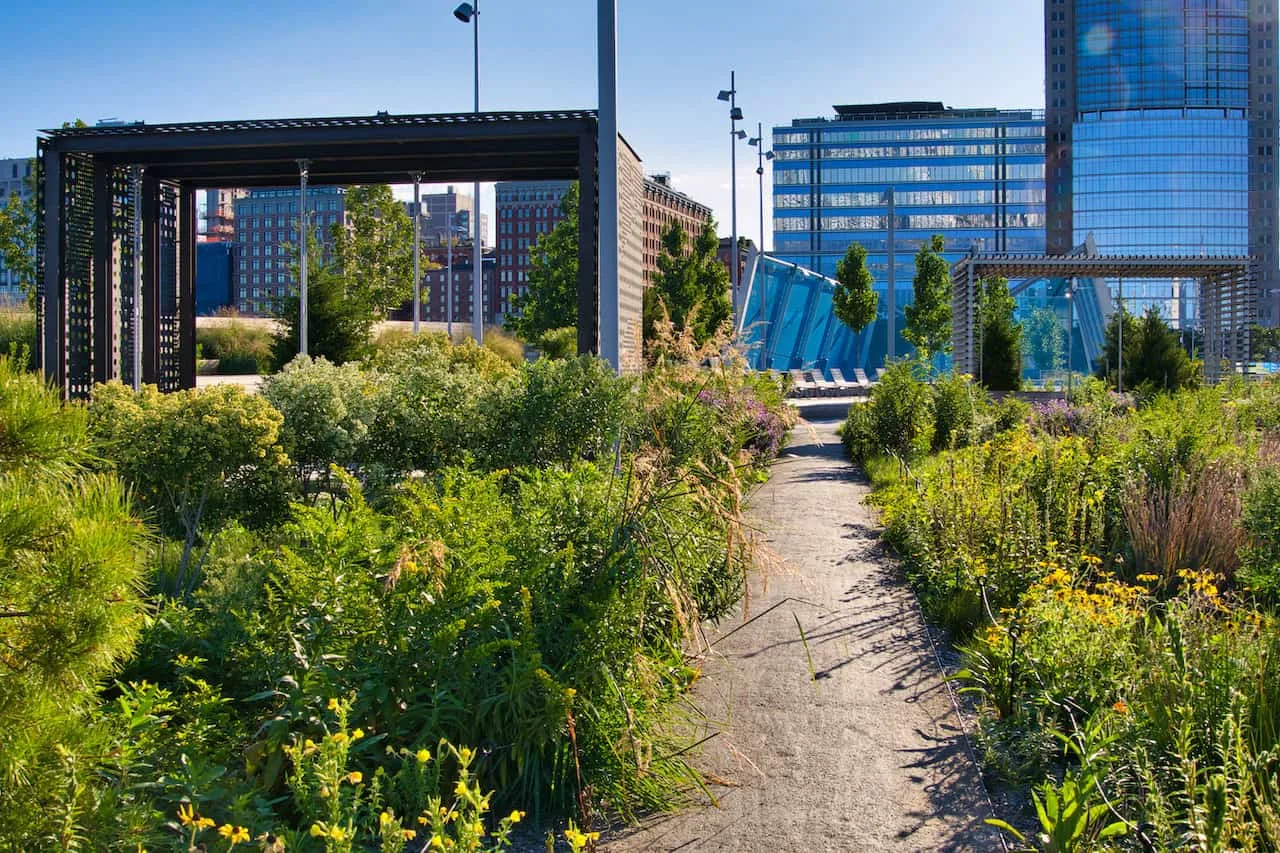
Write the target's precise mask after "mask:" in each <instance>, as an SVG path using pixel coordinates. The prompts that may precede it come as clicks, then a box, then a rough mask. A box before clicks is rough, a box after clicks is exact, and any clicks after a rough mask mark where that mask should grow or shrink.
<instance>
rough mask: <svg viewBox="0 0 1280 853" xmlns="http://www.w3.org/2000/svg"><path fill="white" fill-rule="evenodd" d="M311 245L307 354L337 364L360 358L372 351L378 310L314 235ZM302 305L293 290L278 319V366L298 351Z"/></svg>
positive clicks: (290, 359) (308, 283)
mask: <svg viewBox="0 0 1280 853" xmlns="http://www.w3.org/2000/svg"><path fill="white" fill-rule="evenodd" d="M307 243H308V251H309V252H310V253H311V254H310V256H309V258H308V261H307V264H308V268H307V354H308V355H311V356H314V357H316V358H324V359H326V360H328V361H331V362H333V363H334V364H345V363H347V362H348V361H358V360H360V359H361V358H362V357H364V355H365V354H366V353H367V352H368V351H369V333H370V331H371V330H372V329H373V324H374V321H375V319H376V312H375V311H374V309H373V308H372V306H371V305H370V303H369V302H368V301H367V300H366V297H367V294H362V293H361V292H360V290H359V287H358V285H355V284H353V283H352V280H351V279H350V278H348V277H346V276H344V275H343V274H342V273H341V272H340V271H339V270H338V268H337V267H336V266H335V265H334V264H333V263H325V262H323V255H322V254H321V251H320V245H319V243H317V242H316V240H315V239H314V237H312V238H310V239H309V240H308V241H307ZM296 277H297V273H296V272H295V278H296ZM409 278H410V279H412V278H413V276H412V275H410V276H409ZM301 304H302V303H301V295H300V294H299V293H291V294H289V295H288V296H287V297H285V299H284V301H283V302H282V307H281V309H280V315H279V317H278V318H277V319H278V320H279V321H280V324H281V326H283V331H282V334H281V335H280V336H279V337H278V338H276V341H275V346H274V348H273V351H274V356H275V363H276V365H277V366H279V367H283V366H284V365H286V364H288V363H289V362H290V361H292V360H293V357H294V356H296V355H297V354H298V353H299V350H300V341H301V337H300V335H299V328H298V324H299V322H300V321H301V318H300V315H299V307H300V306H301Z"/></svg>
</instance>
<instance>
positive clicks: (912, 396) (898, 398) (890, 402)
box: [841, 360, 930, 463]
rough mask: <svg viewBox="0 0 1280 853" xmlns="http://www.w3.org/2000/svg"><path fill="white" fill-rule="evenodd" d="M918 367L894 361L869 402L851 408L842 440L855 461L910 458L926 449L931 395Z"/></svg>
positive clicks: (873, 391) (909, 362) (913, 363)
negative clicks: (921, 378) (919, 373)
mask: <svg viewBox="0 0 1280 853" xmlns="http://www.w3.org/2000/svg"><path fill="white" fill-rule="evenodd" d="M917 369H918V365H917V363H916V362H912V361H905V360H904V361H898V362H895V363H894V364H891V365H890V366H889V368H888V369H887V370H886V371H885V372H884V375H882V376H881V377H880V381H879V382H877V383H876V386H875V387H874V388H873V389H872V390H871V396H870V398H869V399H868V400H867V402H866V404H865V405H862V406H852V407H851V408H850V410H849V420H848V421H846V422H845V424H844V427H843V428H842V429H841V440H842V441H843V442H844V445H845V449H846V450H847V451H848V453H849V456H850V457H851V458H852V459H853V460H854V461H855V462H859V463H863V462H865V461H866V459H867V458H869V457H871V456H874V455H878V454H885V455H889V456H897V457H899V458H901V459H906V460H910V459H914V458H915V457H917V456H918V455H919V454H921V453H923V452H924V451H925V449H926V447H927V445H926V444H925V439H926V437H927V436H928V431H929V427H930V424H929V396H930V394H929V387H928V386H927V385H926V384H925V383H924V382H922V381H920V379H919V378H917V376H916V370H917Z"/></svg>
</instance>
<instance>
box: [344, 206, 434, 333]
mask: <svg viewBox="0 0 1280 853" xmlns="http://www.w3.org/2000/svg"><path fill="white" fill-rule="evenodd" d="M346 212H347V215H346V220H347V222H346V225H345V227H344V226H343V225H342V224H340V223H338V224H335V225H334V226H333V231H332V239H333V258H334V264H333V266H334V267H335V268H336V269H337V271H338V273H339V274H340V275H341V276H342V278H343V279H345V282H346V291H347V298H348V299H352V298H354V299H358V300H360V301H362V302H363V303H364V304H365V305H366V306H367V308H368V309H369V310H370V311H371V312H372V313H373V314H374V315H375V316H377V317H382V316H383V315H385V314H386V312H387V311H389V310H391V309H393V308H398V307H399V306H401V305H403V304H404V303H405V302H406V301H408V300H410V299H412V298H413V220H412V219H411V218H410V216H409V214H408V213H406V212H405V209H404V205H403V204H401V203H400V202H399V201H397V200H396V198H395V196H394V195H393V194H392V192H391V187H389V186H387V185H386V184H375V185H372V186H367V187H351V188H350V189H348V190H347V196H346ZM420 260H421V261H423V262H424V263H423V266H422V268H423V269H428V268H434V267H435V266H436V265H435V264H429V263H427V262H426V256H425V254H424V255H423V257H422V258H421V259H420Z"/></svg>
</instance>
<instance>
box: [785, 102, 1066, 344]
mask: <svg viewBox="0 0 1280 853" xmlns="http://www.w3.org/2000/svg"><path fill="white" fill-rule="evenodd" d="M835 110H836V117H835V118H834V119H826V118H807V119H796V120H794V121H792V122H791V124H790V125H789V126H782V127H775V128H774V130H773V150H774V153H775V155H776V159H775V160H774V164H773V193H774V195H773V200H774V219H773V246H774V252H773V254H774V255H775V256H776V257H778V258H779V259H781V260H783V261H786V262H789V263H792V264H796V265H797V266H800V267H805V268H808V269H810V270H813V271H815V272H818V273H821V274H822V275H825V276H834V275H835V273H836V265H837V264H838V263H839V262H840V259H841V258H843V257H844V255H845V252H846V251H847V250H848V248H849V246H850V245H851V244H853V243H859V244H861V245H862V247H863V248H864V249H866V250H867V267H868V269H869V270H870V272H871V274H872V276H873V277H874V279H875V288H876V290H877V292H878V293H879V296H880V301H879V314H880V318H879V319H878V320H877V321H876V323H875V324H874V325H873V326H872V327H871V328H870V329H869V330H868V332H869V334H864V335H862V336H861V339H860V343H861V358H860V360H859V362H858V363H859V364H861V365H862V366H864V367H878V366H880V365H881V364H883V362H884V357H885V354H886V353H887V352H889V351H890V349H889V346H888V338H887V334H886V333H887V331H888V324H887V313H886V312H887V311H888V308H889V304H890V300H889V299H888V293H887V291H888V289H889V250H890V246H891V245H892V247H893V250H894V263H893V268H894V288H893V290H894V298H893V300H892V302H893V305H894V309H895V310H894V313H895V316H896V319H895V322H894V328H895V332H896V334H895V340H896V343H895V345H894V347H893V349H892V352H894V353H896V354H897V355H902V354H904V353H905V352H906V351H907V345H906V343H905V342H903V341H901V332H902V326H903V316H902V309H903V308H904V307H905V306H906V305H907V303H909V302H910V301H911V297H912V288H911V280H912V276H913V275H914V271H915V270H914V265H913V258H914V255H915V253H916V250H917V249H919V248H920V245H921V244H922V242H923V241H925V240H927V239H929V237H930V235H933V234H941V235H943V237H944V239H945V240H946V249H945V253H946V257H947V259H948V260H957V259H959V258H960V256H962V255H964V254H965V253H967V252H969V251H970V249H977V250H978V251H985V252H1042V251H1044V234H1045V231H1044V226H1045V222H1044V117H1043V115H1042V114H1041V113H1040V112H1039V111H1038V110H995V109H951V108H948V107H945V106H943V105H942V104H941V103H938V102H936V101H921V102H906V103H890V104H860V105H852V106H837V107H836V108H835ZM891 199H892V201H891ZM891 205H892V207H891ZM891 211H892V214H891ZM797 292H799V291H797ZM806 292H812V293H814V294H817V293H818V292H819V291H818V290H816V289H815V290H812V291H806ZM824 310H825V311H827V312H829V311H830V307H829V305H821V306H820V305H819V304H818V303H817V302H816V301H815V302H814V303H813V304H810V305H803V306H802V305H798V304H797V305H796V306H795V322H805V320H804V319H803V318H804V317H807V316H809V315H810V314H813V313H814V312H821V311H824ZM788 311H790V307H788ZM788 316H790V315H788ZM788 322H791V321H790V320H789V321H788Z"/></svg>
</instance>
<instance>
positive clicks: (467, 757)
mask: <svg viewBox="0 0 1280 853" xmlns="http://www.w3.org/2000/svg"><path fill="white" fill-rule="evenodd" d="M472 754H473V753H472V752H471V748H470V747H466V746H464V747H463V748H462V749H460V750H458V755H459V757H461V758H462V763H463V764H470V763H471V756H472Z"/></svg>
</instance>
